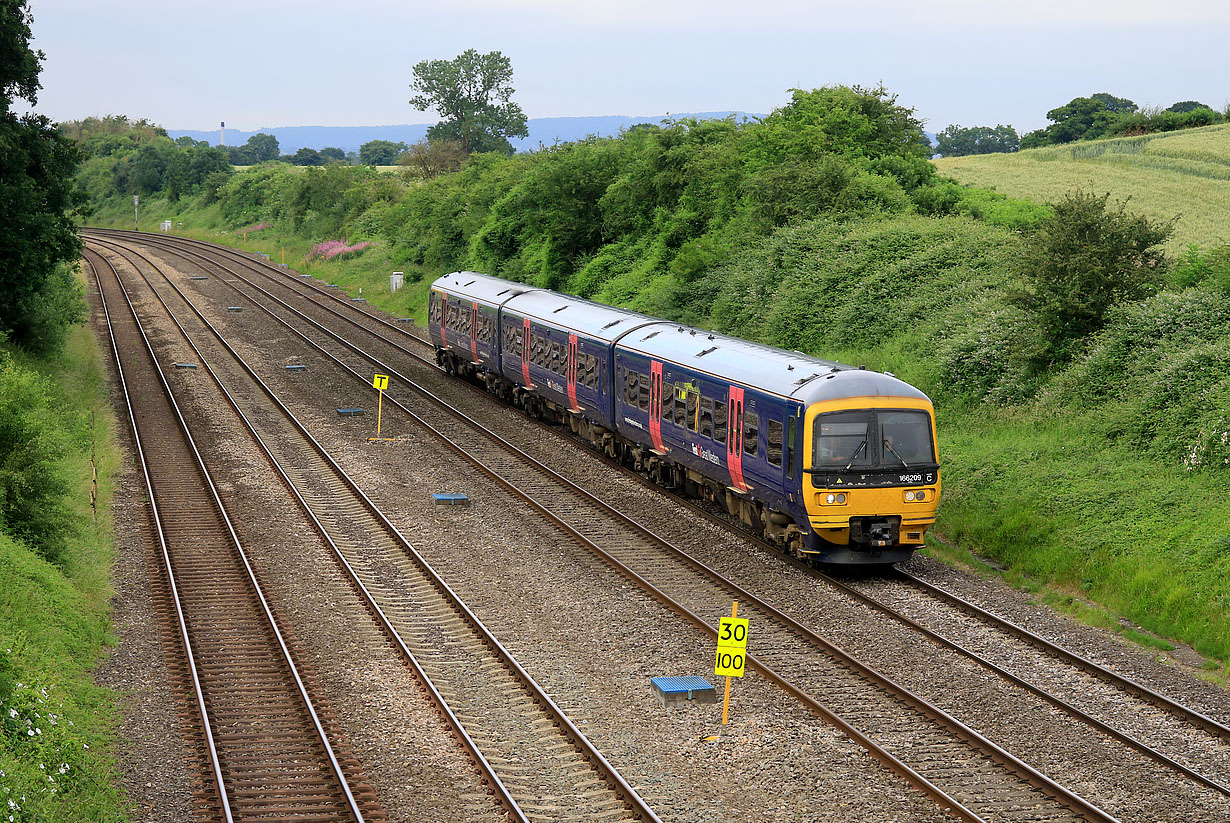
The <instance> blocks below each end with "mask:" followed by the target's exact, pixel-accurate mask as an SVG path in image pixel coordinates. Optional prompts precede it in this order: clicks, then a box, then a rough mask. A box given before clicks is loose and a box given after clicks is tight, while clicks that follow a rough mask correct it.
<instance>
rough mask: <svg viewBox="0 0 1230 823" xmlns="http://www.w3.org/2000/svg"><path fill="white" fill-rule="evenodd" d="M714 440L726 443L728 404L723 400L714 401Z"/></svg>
mask: <svg viewBox="0 0 1230 823" xmlns="http://www.w3.org/2000/svg"><path fill="white" fill-rule="evenodd" d="M713 439H714V440H716V441H717V442H719V443H725V442H726V404H725V403H723V402H722V401H721V400H714V401H713Z"/></svg>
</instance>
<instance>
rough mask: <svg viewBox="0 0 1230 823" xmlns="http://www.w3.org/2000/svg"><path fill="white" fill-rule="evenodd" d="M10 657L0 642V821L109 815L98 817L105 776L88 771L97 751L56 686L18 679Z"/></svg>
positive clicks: (10, 649) (110, 791)
mask: <svg viewBox="0 0 1230 823" xmlns="http://www.w3.org/2000/svg"><path fill="white" fill-rule="evenodd" d="M15 657H16V655H15V654H14V648H13V647H8V648H6V647H0V823H19V822H21V821H29V822H30V823H33V821H40V822H41V821H58V820H85V819H106V820H109V819H111V818H109V817H105V818H98V814H99V812H98V808H99V806H98V803H97V800H98V795H99V794H102V795H104V796H107V797H110V796H111V795H112V794H113V793H114V789H113V788H112V787H111V786H110V785H109V784H110V781H111V778H110V776H107V777H95V776H92V775H91V774H90V772H91V770H92V767H95V765H94V764H96V763H97V757H96V755H97V754H98V753H97V752H95V753H91V751H90V745H89V743H88V742H87V740H86V738H85V737H84V735H82V734H81V733H80V731H79V730H78V728H77V727H76V725H75V724H74V723H73V721H72V719H71V718H69V717H66V716H65V709H64V703H63V701H62V700H61V699H60V696H59V695H58V694H57V689H56V687H55V686H54V685H52V684H40V683H35V682H27V681H25V680H23V679H20V678H22V677H23V676H24V675H22V674H21V673H20V671H21V669H20V667H19V666H18V665H17V661H16V660H15ZM104 814H105V813H104ZM87 815H88V817H87Z"/></svg>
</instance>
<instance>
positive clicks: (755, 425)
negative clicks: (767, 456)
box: [743, 411, 760, 457]
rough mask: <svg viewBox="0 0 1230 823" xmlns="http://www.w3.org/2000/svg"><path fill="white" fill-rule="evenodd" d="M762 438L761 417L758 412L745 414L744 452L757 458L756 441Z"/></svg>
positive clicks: (746, 412)
mask: <svg viewBox="0 0 1230 823" xmlns="http://www.w3.org/2000/svg"><path fill="white" fill-rule="evenodd" d="M759 437H760V416H759V415H758V414H756V412H750V411H745V412H744V413H743V451H744V453H745V454H750V455H751V456H753V457H755V456H756V440H757V439H758V438H759Z"/></svg>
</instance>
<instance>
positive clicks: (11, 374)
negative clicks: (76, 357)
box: [0, 350, 75, 561]
mask: <svg viewBox="0 0 1230 823" xmlns="http://www.w3.org/2000/svg"><path fill="white" fill-rule="evenodd" d="M66 442H67V441H66V439H65V435H64V434H63V433H62V428H61V427H60V426H59V425H58V424H57V421H56V413H55V412H54V410H53V409H52V400H51V394H50V391H49V390H48V387H47V385H46V380H45V378H42V377H40V376H39V375H38V374H36V373H35V372H32V371H29V370H27V369H24V368H22V367H20V366H18V365H17V364H16V363H14V362H13V358H12V356H11V355H9V354H8V353H7V352H4V351H2V350H0V528H2V529H3V531H5V532H7V533H8V534H10V535H12V536H13V537H15V538H16V539H18V540H21V541H22V542H24V543H26V544H27V545H29V546H30V547H32V548H33V549H34V550H35V551H37V552H38V553H39V555H40V556H42V557H43V558H45V559H47V560H50V561H57V560H60V559H61V558H62V557H63V555H64V551H65V548H66V546H67V545H68V541H69V539H70V538H71V537H72V536H73V534H74V532H75V526H74V524H73V520H72V519H71V516H70V514H69V512H68V511H67V509H66V507H65V506H64V505H63V499H64V497H65V496H66V495H67V494H68V491H69V484H68V481H67V479H66V478H65V476H64V473H63V470H62V468H61V464H60V455H61V453H62V452H63V450H64V448H65V445H66Z"/></svg>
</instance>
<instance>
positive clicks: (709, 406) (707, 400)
mask: <svg viewBox="0 0 1230 823" xmlns="http://www.w3.org/2000/svg"><path fill="white" fill-rule="evenodd" d="M700 433H701V434H703V435H704V436H705V437H708V438H710V439H712V438H713V398H712V397H701V399H700Z"/></svg>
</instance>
